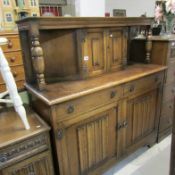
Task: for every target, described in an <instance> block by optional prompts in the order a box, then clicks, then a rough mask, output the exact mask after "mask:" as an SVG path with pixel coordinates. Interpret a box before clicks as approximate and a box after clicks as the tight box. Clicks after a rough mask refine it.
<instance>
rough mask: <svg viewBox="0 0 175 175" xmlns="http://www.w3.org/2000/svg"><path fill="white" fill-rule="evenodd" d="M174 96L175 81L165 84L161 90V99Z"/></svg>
mask: <svg viewBox="0 0 175 175" xmlns="http://www.w3.org/2000/svg"><path fill="white" fill-rule="evenodd" d="M174 96H175V82H174V83H170V84H166V85H165V86H164V91H163V99H164V100H168V99H171V98H172V97H174Z"/></svg>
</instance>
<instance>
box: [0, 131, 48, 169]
mask: <svg viewBox="0 0 175 175" xmlns="http://www.w3.org/2000/svg"><path fill="white" fill-rule="evenodd" d="M49 144H50V143H49V135H48V134H42V135H38V136H35V137H33V138H31V139H28V140H25V141H23V142H21V143H18V144H13V145H11V146H9V147H7V148H4V149H1V150H0V169H1V168H4V167H6V166H8V165H9V164H12V163H16V162H17V161H20V160H23V159H25V158H27V157H30V156H32V155H34V154H36V153H39V152H42V151H45V150H48V149H49Z"/></svg>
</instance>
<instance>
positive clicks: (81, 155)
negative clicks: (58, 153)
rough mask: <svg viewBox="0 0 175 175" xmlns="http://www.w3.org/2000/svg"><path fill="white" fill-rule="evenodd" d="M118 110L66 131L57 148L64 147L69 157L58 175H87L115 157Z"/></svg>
mask: <svg viewBox="0 0 175 175" xmlns="http://www.w3.org/2000/svg"><path fill="white" fill-rule="evenodd" d="M117 111H118V108H117V107H114V108H111V109H109V110H107V111H105V112H102V113H100V114H97V115H95V116H92V117H90V118H89V119H87V120H83V121H82V122H78V123H77V124H74V125H73V126H71V127H68V128H67V129H65V137H64V138H63V139H62V140H61V142H62V143H61V144H60V145H64V143H66V144H67V149H66V150H65V151H64V153H65V152H66V154H67V155H68V156H69V158H68V160H67V162H68V163H66V165H67V168H66V167H63V169H62V170H61V174H65V175H66V174H70V175H74V174H77V175H78V174H86V173H88V172H89V171H91V170H93V169H95V168H96V167H98V166H100V165H102V164H103V163H105V162H106V161H108V160H109V159H110V158H112V157H114V156H115V155H116V153H117V152H116V150H117V149H116V137H117V134H116V122H117V115H118V112H117ZM57 146H59V145H57ZM63 156H64V155H63ZM62 160H63V159H62Z"/></svg>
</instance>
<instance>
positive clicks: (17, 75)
mask: <svg viewBox="0 0 175 175" xmlns="http://www.w3.org/2000/svg"><path fill="white" fill-rule="evenodd" d="M11 72H12V74H13V77H14V79H15V81H20V80H24V67H23V65H21V66H15V67H11ZM0 84H4V81H3V79H2V76H1V75H0Z"/></svg>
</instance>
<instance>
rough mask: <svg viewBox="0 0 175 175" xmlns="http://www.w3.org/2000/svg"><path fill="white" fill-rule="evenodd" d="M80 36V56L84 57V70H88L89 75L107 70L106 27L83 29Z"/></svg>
mask: <svg viewBox="0 0 175 175" xmlns="http://www.w3.org/2000/svg"><path fill="white" fill-rule="evenodd" d="M78 36H79V37H78V38H79V41H81V46H80V48H81V49H80V53H79V54H80V55H79V57H80V58H81V59H82V63H81V64H82V69H83V71H87V72H88V75H89V76H93V75H98V74H102V73H103V72H105V69H106V68H105V65H106V63H105V60H106V59H105V57H106V54H105V50H106V48H105V34H104V29H88V30H82V31H80V32H79V35H78ZM80 38H81V39H80ZM83 73H84V72H83ZM85 74H87V73H85Z"/></svg>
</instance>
